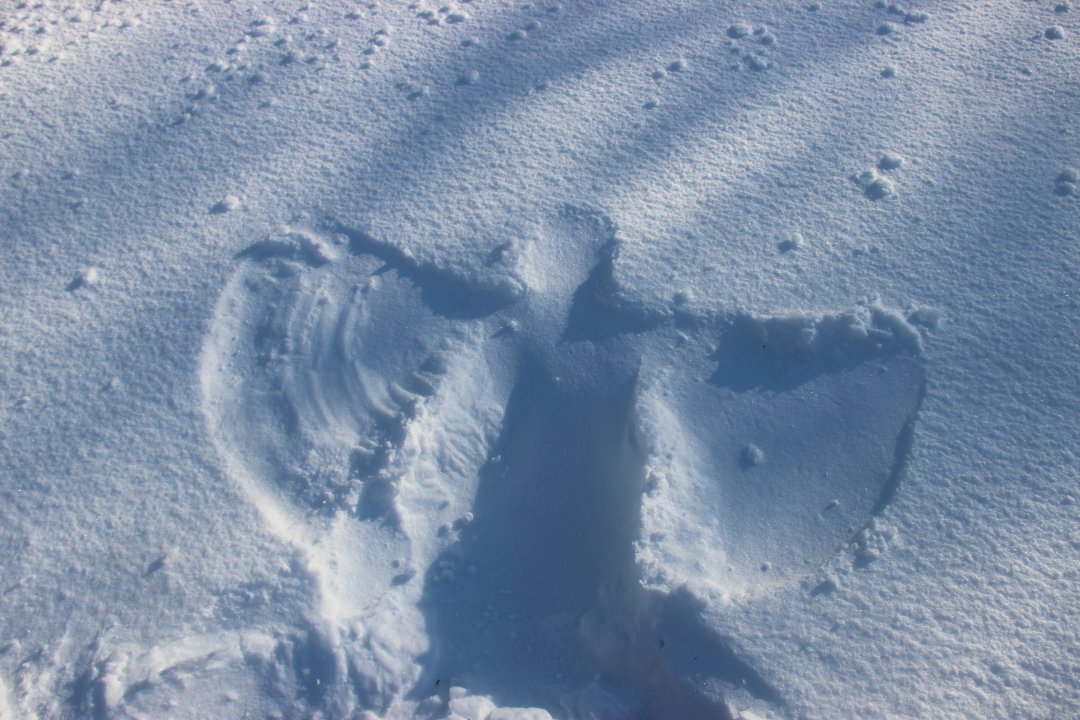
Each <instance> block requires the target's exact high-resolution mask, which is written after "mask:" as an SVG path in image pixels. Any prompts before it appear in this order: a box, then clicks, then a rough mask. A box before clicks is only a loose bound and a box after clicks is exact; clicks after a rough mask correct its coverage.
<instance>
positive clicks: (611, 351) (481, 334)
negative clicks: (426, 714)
mask: <svg viewBox="0 0 1080 720" xmlns="http://www.w3.org/2000/svg"><path fill="white" fill-rule="evenodd" d="M504 235H505V237H506V238H508V239H507V240H506V241H504V242H501V243H500V244H499V245H497V246H496V247H495V248H493V249H492V250H491V251H490V252H489V253H487V254H486V255H485V256H484V257H481V258H477V262H476V263H475V264H474V265H473V266H471V267H466V268H462V267H440V266H435V265H433V264H429V263H424V262H420V261H418V260H416V259H415V258H414V257H413V256H412V255H411V254H410V253H409V252H408V251H406V250H403V249H401V248H400V247H398V246H394V245H391V244H389V243H384V242H381V241H378V240H375V239H373V238H371V237H369V236H368V235H366V234H365V233H363V232H361V231H359V230H356V229H355V228H352V227H350V226H346V225H343V224H339V223H335V222H326V223H324V224H323V225H322V226H319V227H314V228H286V229H283V230H282V231H281V232H280V233H278V234H276V235H275V236H273V237H269V238H266V239H264V240H262V241H260V242H258V243H256V244H255V245H253V246H252V247H250V248H249V249H247V250H246V251H244V252H243V253H241V254H240V255H239V256H238V257H237V270H236V272H235V274H234V275H233V277H232V279H231V280H230V281H229V283H228V285H227V287H226V288H225V290H224V292H223V294H222V296H221V299H220V301H219V303H218V307H217V311H216V317H215V322H214V324H213V327H212V329H211V331H210V332H209V334H208V337H207V339H206V342H205V345H204V348H203V362H202V383H203V398H204V400H203V401H204V412H205V415H206V418H207V422H208V425H209V427H210V429H211V431H212V433H213V435H214V437H215V438H216V442H217V445H218V449H219V450H220V452H221V453H222V455H223V457H224V458H225V460H226V464H227V466H228V468H229V470H230V472H231V473H232V474H233V476H234V477H235V478H236V479H237V481H238V482H239V483H240V485H241V486H242V487H243V488H244V490H245V491H246V493H247V494H248V496H249V497H250V498H251V499H252V500H253V502H254V503H255V504H256V505H258V506H259V508H260V509H261V510H262V511H263V514H264V516H265V517H266V518H267V521H268V523H269V524H270V525H271V526H272V527H273V528H274V529H275V530H276V531H277V532H279V533H281V534H282V535H283V536H285V537H287V538H289V540H290V541H292V542H295V543H296V544H297V545H299V546H301V547H303V548H304V549H305V551H306V552H307V553H308V556H309V557H310V558H311V561H310V564H311V568H310V570H311V573H312V576H313V577H314V578H315V580H316V582H317V583H318V585H319V591H320V592H321V594H322V595H323V597H324V604H325V605H326V606H327V607H330V608H333V612H332V613H330V616H329V617H328V618H327V620H328V623H329V624H330V625H333V626H339V627H341V628H352V629H349V630H347V631H346V630H345V629H342V630H340V632H338V635H339V636H340V637H337V639H335V640H334V641H332V642H329V644H330V645H331V646H332V647H333V648H335V649H334V652H336V653H337V654H338V658H339V659H338V663H339V665H341V666H342V667H348V672H339V673H338V674H337V675H335V676H334V677H329V678H326V680H327V683H329V684H333V683H334V682H336V683H338V684H339V685H340V686H341V687H340V688H339V689H338V691H336V692H337V693H338V694H337V695H335V696H334V697H336V698H337V699H336V700H335V701H334V702H336V703H338V705H334V706H332V707H334V708H337V709H341V708H342V707H368V708H374V709H376V710H378V709H379V708H385V707H387V706H388V705H389V704H390V703H391V702H393V701H394V699H395V698H397V697H399V696H401V695H402V694H403V693H406V692H407V691H408V690H409V688H408V687H405V686H403V683H406V681H408V682H409V683H416V684H415V687H414V689H413V692H414V693H422V692H423V691H424V689H426V688H432V687H434V683H435V680H437V679H441V678H446V677H455V678H456V679H455V680H454V683H455V684H459V685H461V684H465V685H467V686H468V687H469V688H470V690H472V691H477V692H484V693H489V694H490V693H498V694H499V697H498V698H497V699H499V700H500V701H501V702H504V703H507V704H516V705H523V706H524V705H529V704H536V703H539V702H541V701H542V698H543V697H547V696H548V695H546V694H545V693H543V692H540V690H539V689H538V688H541V687H543V686H546V685H557V686H558V687H561V688H589V687H593V686H594V685H595V681H594V678H595V677H597V674H598V673H600V674H602V676H603V677H608V678H614V680H613V681H612V683H611V685H610V687H608V688H607V690H605V692H607V691H611V692H616V690H613V688H617V687H620V686H622V687H628V686H629V687H635V688H637V690H635V692H634V696H633V698H630V697H629V696H627V697H624V698H623V699H622V701H624V702H626V703H630V705H627V706H626V707H627V708H628V711H633V712H638V711H641V710H642V708H646V709H647V708H648V707H661V706H663V707H668V708H670V707H681V708H683V709H685V710H686V712H687V713H689V715H688V716H690V715H693V716H698V717H725V713H726V710H724V707H725V706H724V705H723V703H722V700H721V696H722V694H723V688H725V687H731V686H737V687H743V688H746V689H747V690H748V691H749V692H751V693H752V694H754V695H756V696H757V697H759V698H761V699H763V700H765V701H768V702H782V697H781V695H780V693H779V691H778V690H776V689H775V688H773V687H771V686H770V685H769V684H768V682H767V681H766V680H765V679H763V678H762V677H761V676H760V675H759V674H758V673H757V672H756V671H755V670H754V669H753V668H752V667H750V666H749V665H747V664H746V663H745V662H744V661H743V660H741V659H739V658H738V657H737V655H736V653H735V652H734V650H733V649H732V648H731V647H729V645H728V643H727V642H726V641H725V640H724V639H723V638H721V637H720V636H718V635H716V634H715V633H714V632H712V631H711V630H710V629H709V628H708V627H707V626H706V625H705V623H704V621H702V620H701V619H700V616H701V610H702V608H703V607H705V606H706V605H707V604H709V603H712V602H715V601H716V600H717V599H719V598H729V599H734V600H736V601H740V600H741V601H745V602H751V601H752V600H753V598H755V597H758V596H762V595H766V594H769V593H772V592H775V591H776V590H777V589H779V588H785V587H792V586H795V585H797V584H798V583H799V582H800V581H802V580H804V579H805V578H807V577H808V576H810V575H811V574H812V573H814V572H815V571H816V570H817V569H818V568H819V567H821V566H822V565H824V564H825V563H826V562H827V561H828V560H829V559H830V558H831V557H833V556H834V555H835V554H836V553H837V552H838V551H839V550H840V549H841V548H842V547H844V546H845V545H846V544H847V543H849V542H850V541H851V540H852V538H853V537H854V536H855V534H856V533H857V532H858V530H859V529H860V528H862V527H864V526H865V525H866V524H867V522H868V521H869V520H870V519H871V518H872V517H874V516H875V515H876V514H879V513H880V512H881V511H882V510H884V508H885V507H886V506H887V504H888V503H889V502H890V500H891V498H892V497H893V496H894V494H895V493H896V491H897V488H898V486H899V483H900V481H901V477H900V476H901V474H902V469H903V467H904V459H905V457H906V454H907V452H908V450H909V445H910V442H911V436H912V428H913V423H914V422H915V416H916V413H917V410H918V407H919V405H920V402H921V398H922V394H923V388H924V385H925V378H924V370H923V366H922V364H921V362H920V360H919V358H918V355H919V335H918V333H917V332H916V330H915V329H914V328H913V326H912V324H911V323H910V322H908V319H907V318H906V317H905V316H904V315H903V314H901V313H898V312H896V311H893V310H890V309H888V308H884V307H881V306H878V305H873V304H868V305H859V306H856V307H854V308H851V309H849V310H846V311H841V312H837V313H822V314H797V315H791V316H778V317H758V316H754V315H749V314H745V313H730V314H726V315H725V314H719V315H695V314H693V313H691V312H689V311H688V310H686V308H685V304H684V305H681V306H678V307H672V308H671V309H670V310H669V311H664V312H656V313H652V314H648V313H643V312H640V311H637V310H636V309H635V308H634V307H633V306H632V305H631V304H629V303H628V302H627V301H626V300H625V298H624V293H623V291H622V288H620V286H619V284H618V282H617V278H616V275H615V269H616V266H617V262H618V253H619V248H620V240H619V237H618V232H617V229H616V227H615V225H614V224H613V223H612V222H611V221H610V220H609V219H608V218H607V217H605V216H604V215H603V214H601V213H599V212H596V211H592V210H586V209H581V208H574V207H567V208H565V209H564V210H563V211H562V212H561V213H559V214H558V216H557V217H551V218H547V219H545V221H544V222H542V223H536V224H533V225H524V226H518V227H513V228H508V229H507V231H506V232H505V233H504ZM387 623H390V624H392V625H393V630H394V632H391V633H387V631H386V630H382V631H381V632H382V634H381V635H380V630H379V627H380V625H385V624H387ZM358 626H362V627H363V628H366V629H365V630H364V631H363V632H361V633H359V634H357V632H356V630H355V628H356V627H358ZM328 632H329V631H328ZM691 658H693V660H691ZM691 675H694V676H696V677H700V678H705V679H707V682H705V683H704V684H703V685H701V684H699V685H695V686H691V684H690V683H689V682H688V681H686V680H685V679H683V678H687V677H690V676H691ZM403 678H405V680H403ZM537 678H544V680H543V682H540V681H538V680H537ZM406 684H407V683H406ZM329 692H330V691H329V690H326V689H324V690H323V691H322V693H323V694H321V695H320V696H319V697H320V698H321V699H320V701H319V702H320V703H322V705H323V706H327V707H329V705H328V703H329V701H328V700H326V699H325V698H326V697H329V696H328V695H327V693H329ZM582 692H585V691H584V690H582ZM616 694H617V692H616ZM417 697H423V694H421V695H417ZM552 709H555V710H557V709H558V708H552Z"/></svg>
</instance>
